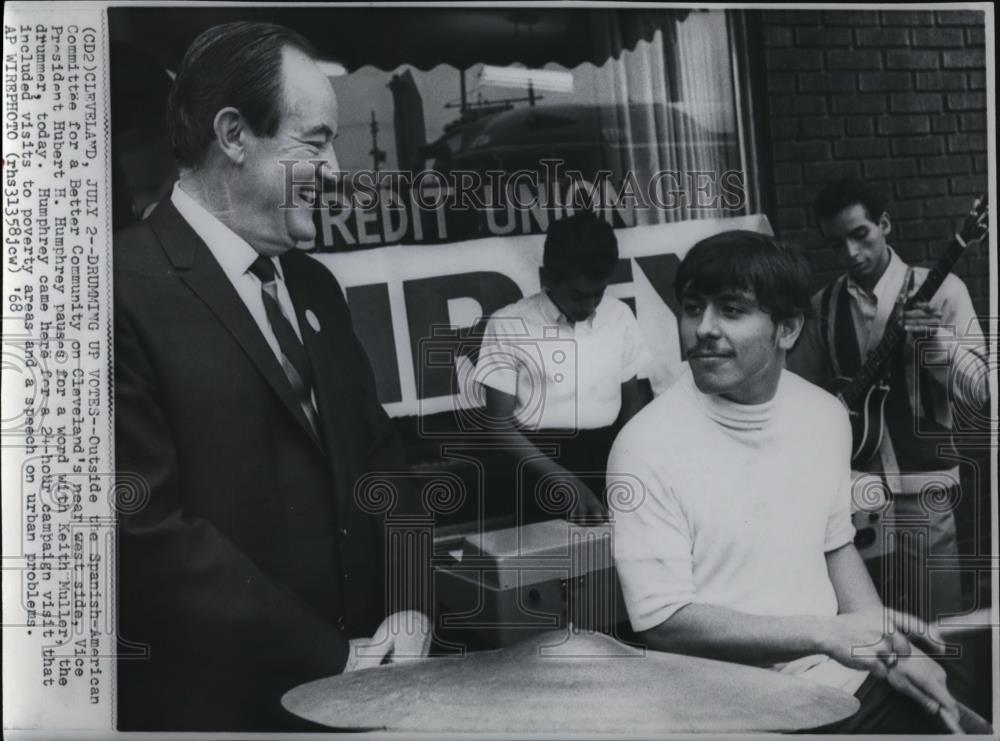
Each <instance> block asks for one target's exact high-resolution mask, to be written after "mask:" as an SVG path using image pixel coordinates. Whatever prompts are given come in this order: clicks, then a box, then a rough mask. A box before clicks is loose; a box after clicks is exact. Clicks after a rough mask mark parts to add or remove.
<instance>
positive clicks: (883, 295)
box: [847, 247, 907, 306]
mask: <svg viewBox="0 0 1000 741" xmlns="http://www.w3.org/2000/svg"><path fill="white" fill-rule="evenodd" d="M906 270H907V266H906V263H905V262H903V261H902V260H901V259H900V258H899V255H897V254H896V251H895V250H893V249H892V247H889V264H888V265H886V266H885V272H883V273H882V277H881V278H879V279H878V282H877V283H876V284H875V288H874V289H872V292H871V293H869V292H868V291H866V290H865V289H864V288H862V287H861V286H860V285H858V284H857V283H856V282H855V281H854V279H853V278H852V277H851V276H850V275H848V276H847V288H848V290H849V291H851V292H852V293H854V294H855V295H859V296H864V297H866V298H869V299H870V298H874V299H875V301H876V303H877V304H878V305H879V306H885V305H893V304H894V303H895V301H896V297H897V296H898V295H899V292H900V290H901V289H902V288H903V281H904V280H905V279H906Z"/></svg>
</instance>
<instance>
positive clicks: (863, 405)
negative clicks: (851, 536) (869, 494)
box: [829, 196, 989, 467]
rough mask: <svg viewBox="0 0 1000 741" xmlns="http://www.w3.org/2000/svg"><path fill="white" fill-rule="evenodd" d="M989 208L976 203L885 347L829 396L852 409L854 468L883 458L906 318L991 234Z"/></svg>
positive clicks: (888, 332)
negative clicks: (892, 371) (892, 375)
mask: <svg viewBox="0 0 1000 741" xmlns="http://www.w3.org/2000/svg"><path fill="white" fill-rule="evenodd" d="M988 216H989V208H988V206H987V202H986V196H981V197H980V198H977V199H976V202H975V203H974V204H973V206H972V210H971V211H970V212H969V214H968V215H967V216H966V218H965V221H964V222H963V223H962V228H961V229H960V230H959V232H958V234H956V235H955V238H954V239H953V240H952V242H951V244H950V245H949V246H948V249H947V250H945V252H944V254H943V255H942V256H941V258H940V259H939V260H938V261H937V264H936V265H935V266H934V267H933V268H932V269H931V271H930V272H929V273H928V274H927V279H926V280H925V281H924V282H923V284H922V285H921V286H920V288H919V289H917V291H916V292H915V293H914V294H913V295H912V296H911V297H910V298H909V299H906V300H905V301H900V302H898V303H897V304H896V307H895V309H894V310H893V314H892V316H891V317H890V318H889V321H888V322H887V323H886V328H885V333H884V334H883V335H882V341H881V342H879V344H878V346H877V347H876V348H875V349H874V350H872V351H871V353H870V354H869V355H868V357H867V358H866V360H865V362H864V364H863V365H862V366H861V369H860V370H859V371H858V373H857V374H856V375H855V376H854V377H853V378H838V379H835V380H834V382H833V383H832V384H831V387H830V389H829V390H830V391H831V392H832V393H834V394H835V395H836V396H837V397H838V398H839V399H840V401H841V402H842V403H843V404H844V406H846V407H847V410H848V412H849V413H850V418H851V430H852V433H853V442H852V448H851V464H852V465H853V466H855V467H861V466H863V465H864V464H866V463H868V461H870V460H871V459H872V458H873V457H874V456H875V453H876V452H878V449H879V446H880V445H881V444H882V439H883V437H884V436H885V401H886V398H887V397H888V395H889V383H888V374H889V366H890V362H891V360H892V358H893V353H894V352H895V350H896V349H897V348H898V347H899V345H900V343H901V342H902V341H903V340H904V339H905V337H906V330H905V329H904V328H903V322H902V316H903V312H904V311H906V310H908V309H910V308H912V307H913V306H914V305H915V304H918V303H921V302H924V301H929V300H930V299H931V297H933V296H934V294H935V293H936V292H937V290H938V288H940V287H941V284H942V283H943V282H944V279H945V278H946V277H948V274H949V273H950V272H951V271H952V269H953V268H954V267H955V263H956V262H958V259H959V258H960V257H961V256H962V253H963V252H965V248H966V247H967V246H968V244H969V243H971V242H975V241H978V240H980V239H983V238H985V237H986V235H987V234H989V223H988Z"/></svg>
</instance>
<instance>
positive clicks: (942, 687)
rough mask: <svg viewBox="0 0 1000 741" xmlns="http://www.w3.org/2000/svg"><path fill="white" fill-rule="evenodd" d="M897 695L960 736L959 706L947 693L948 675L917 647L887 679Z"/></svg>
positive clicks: (892, 670) (890, 672)
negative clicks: (901, 695) (914, 704)
mask: <svg viewBox="0 0 1000 741" xmlns="http://www.w3.org/2000/svg"><path fill="white" fill-rule="evenodd" d="M886 679H887V680H888V682H889V684H890V685H891V686H892V687H893V689H895V690H896V691H897V692H900V693H902V694H904V695H906V696H907V697H909V698H911V699H912V700H914V701H915V702H917V703H918V704H919V705H920V706H921V707H922V708H924V710H926V711H927V713H929V714H930V715H936V716H938V717H939V718H940V719H941V721H942V722H943V723H944V724H945V726H947V727H948V729H949V730H950V731H952V732H953V733H961V732H962V727H961V725H960V723H959V710H958V703H957V702H956V701H955V698H954V697H952V696H951V693H950V692H949V691H948V685H947V681H946V680H947V674H946V673H945V670H944V669H943V668H942V667H941V665H940V664H938V663H937V662H936V661H934V659H932V658H931V657H930V656H928V655H927V654H925V653H924V652H923V651H921V650H920V649H919V648H917V647H916V646H913V649H912V652H911V653H910V655H909V656H907V657H906V658H903V659H900V660H899V663H897V664H896V665H895V666H894V667H893V668H892V669H890V670H889V673H888V676H887V677H886Z"/></svg>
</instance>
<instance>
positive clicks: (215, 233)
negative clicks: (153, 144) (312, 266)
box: [170, 182, 284, 284]
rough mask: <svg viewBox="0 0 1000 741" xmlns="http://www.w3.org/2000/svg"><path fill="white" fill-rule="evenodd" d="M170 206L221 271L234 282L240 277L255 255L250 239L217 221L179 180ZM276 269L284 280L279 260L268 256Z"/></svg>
mask: <svg viewBox="0 0 1000 741" xmlns="http://www.w3.org/2000/svg"><path fill="white" fill-rule="evenodd" d="M170 201H171V203H173V204H174V208H176V209H177V212H178V213H179V214H180V215H181V216H182V217H183V219H184V220H185V221H186V222H187V223H188V224H190V225H191V228H192V229H194V231H195V233H196V234H197V235H198V236H199V237H201V241H203V242H204V243H205V246H206V247H208V249H209V251H210V252H211V253H212V256H213V257H214V258H215V260H216V262H218V263H219V265H220V266H221V267H222V270H223V272H224V273H225V274H226V276H227V277H228V278H229V280H230V281H232V282H233V283H234V284H235V282H236V280H237V279H238V278H241V277H243V276H244V275H245V274H246V273H247V272H248V271H249V270H250V266H251V265H252V264H253V262H254V260H256V259H257V258H258V257H259V253H258V252H257V250H255V249H254V248H253V247H251V246H250V243H249V242H247V241H246V240H245V239H243V238H242V237H241V236H239V235H238V234H237V233H236V232H234V231H233V230H232V229H230V228H229V227H228V226H226V225H225V224H223V223H222V222H221V221H219V219H218V217H216V216H215V215H213V214H212V213H211V212H210V211H209V210H208V209H206V208H205V207H204V206H202V205H201V204H200V203H198V202H197V201H196V200H195V199H194V198H192V197H191V196H190V195H188V194H187V193H186V192H184V189H183V188H181V184H180V182H177V183H174V189H173V191H172V192H171V194H170ZM271 262H272V263H274V268H275V270H276V271H277V277H278V280H284V275H283V274H282V272H281V261H280V260H275V259H274V258H273V257H272V258H271Z"/></svg>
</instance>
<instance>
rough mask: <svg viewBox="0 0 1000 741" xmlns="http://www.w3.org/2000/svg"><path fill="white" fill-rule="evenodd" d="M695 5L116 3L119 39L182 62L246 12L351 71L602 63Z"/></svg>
mask: <svg viewBox="0 0 1000 741" xmlns="http://www.w3.org/2000/svg"><path fill="white" fill-rule="evenodd" d="M689 12H690V11H688V10H646V9H634V8H632V9H629V8H572V7H570V8H526V7H520V8H503V7H499V8H461V7H458V8H456V7H431V8H428V7H413V8H411V7H403V8H399V7H395V8H389V7H367V8H337V7H329V6H327V7H321V8H318V7H308V8H303V7H295V8H287V7H277V8H276V7H245V6H244V7H233V6H230V7H218V6H215V7H205V6H201V7H181V8H178V7H173V8H165V7H145V8H141V7H119V8H111V9H109V11H108V18H109V25H110V31H111V39H112V41H118V42H123V43H132V44H135V43H139V44H141V47H142V48H143V49H144V50H145V51H146V52H148V53H149V54H151V55H152V56H154V57H155V58H156V59H157V60H158V61H159V62H160V63H161V64H162V65H163V66H164V67H166V68H168V69H173V70H176V69H177V67H178V65H179V63H180V60H181V57H182V56H183V54H184V51H185V49H187V47H188V45H189V44H190V43H191V41H192V40H194V38H195V37H196V36H197V35H198V34H199V33H201V32H202V31H204V30H205V29H206V28H209V27H210V26H214V25H216V24H219V23H227V22H230V21H237V20H253V21H266V22H272V23H280V24H282V25H285V26H288V27H290V28H293V29H295V30H297V31H299V32H300V33H302V34H303V35H304V36H306V37H307V38H308V39H309V40H310V41H311V42H312V43H313V44H315V46H316V47H317V49H318V50H319V51H320V53H321V55H323V56H324V57H326V58H328V59H331V60H334V61H338V62H340V63H341V64H343V65H344V66H345V67H347V69H348V70H356V69H359V68H361V67H363V66H365V65H372V66H375V67H378V68H379V69H383V70H392V69H396V68H397V67H399V66H400V65H403V64H408V65H413V66H414V67H417V68H419V69H424V70H426V69H430V68H432V67H435V66H437V65H438V64H448V65H451V66H453V67H456V68H461V69H467V68H469V67H471V66H472V65H474V64H479V63H485V64H500V65H507V64H513V63H521V64H524V65H525V66H527V67H542V66H544V65H545V64H546V63H548V62H556V63H558V64H561V65H562V66H564V67H575V66H577V65H579V64H581V63H582V62H588V61H589V62H592V63H594V64H597V65H600V64H603V63H604V62H605V61H606V60H607V59H608V57H609V56H614V57H617V56H618V55H619V54H620V53H621V52H622V50H624V49H632V48H634V47H635V44H636V43H637V42H638V41H639V40H640V39H647V40H649V39H651V38H652V36H653V34H654V33H655V31H656V29H657V28H664V27H665V28H668V29H669V28H670V27H671V26H672V24H670V23H666V21H669V20H675V19H676V20H682V19H683V18H684V17H685V16H686V15H687V14H688V13H689Z"/></svg>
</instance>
